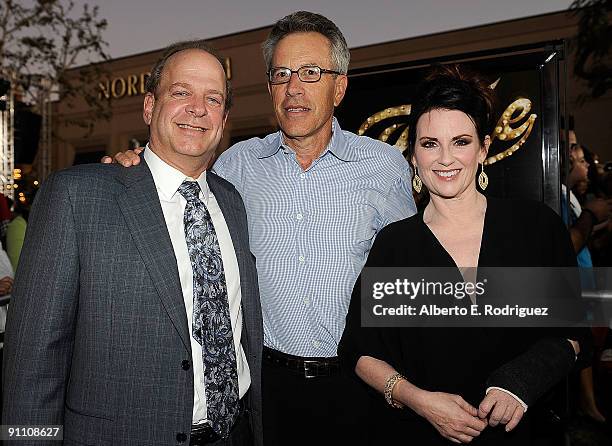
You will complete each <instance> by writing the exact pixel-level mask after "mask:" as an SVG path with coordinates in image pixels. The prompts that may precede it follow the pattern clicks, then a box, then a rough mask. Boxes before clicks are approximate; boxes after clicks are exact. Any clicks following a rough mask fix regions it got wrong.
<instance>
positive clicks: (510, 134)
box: [484, 98, 538, 166]
mask: <svg viewBox="0 0 612 446" xmlns="http://www.w3.org/2000/svg"><path fill="white" fill-rule="evenodd" d="M530 110H531V101H530V100H529V99H527V98H518V99H517V100H516V101H514V102H513V103H512V104H510V105H509V106H508V108H506V110H504V112H503V113H502V115H501V117H500V118H499V120H498V121H497V124H496V125H495V128H494V129H493V134H492V135H491V144H492V143H493V141H494V140H495V138H497V139H499V140H500V141H510V140H514V139H516V138H518V137H520V139H519V140H518V141H517V142H516V143H514V144H513V145H512V146H511V147H510V148H508V149H506V150H504V151H503V152H499V153H498V154H496V155H493V156H490V157H488V158H487V159H486V160H485V161H484V164H486V165H487V166H490V165H491V164H494V163H496V162H498V161H501V160H503V159H504V158H507V157H509V156H510V155H512V154H513V153H514V152H516V151H517V150H518V149H519V148H520V147H521V146H522V145H523V144H525V141H527V138H528V137H529V135H530V134H531V131H532V130H533V125H534V123H535V120H536V118H537V117H538V115H536V114H535V113H532V114H531V115H529V118H527V120H526V121H525V122H523V123H522V124H521V125H520V126H518V127H516V128H513V127H512V125H511V124H516V123H517V122H519V121H521V120H523V119H525V116H527V114H528V113H529V111H530ZM517 111H518V112H519V114H518V116H515V117H513V115H514V114H515V113H516V112H517Z"/></svg>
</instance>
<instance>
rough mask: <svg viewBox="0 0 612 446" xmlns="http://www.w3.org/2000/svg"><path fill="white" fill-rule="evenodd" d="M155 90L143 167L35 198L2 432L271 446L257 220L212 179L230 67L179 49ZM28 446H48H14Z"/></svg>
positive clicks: (53, 182) (8, 355)
mask: <svg viewBox="0 0 612 446" xmlns="http://www.w3.org/2000/svg"><path fill="white" fill-rule="evenodd" d="M147 90H148V92H147V94H146V96H145V100H144V110H143V117H144V120H145V122H146V123H147V124H148V125H149V128H150V141H149V145H148V148H147V150H145V152H144V154H143V162H142V163H141V164H140V165H139V166H137V167H134V168H131V169H125V168H123V167H121V166H120V165H101V164H98V165H88V166H78V167H74V168H70V169H68V170H65V171H61V172H58V173H55V174H53V175H52V176H50V177H49V178H48V179H47V180H46V181H45V183H44V184H43V187H42V189H41V191H40V193H39V194H38V197H37V200H36V203H35V205H34V209H33V211H32V214H31V217H30V223H29V227H28V232H27V235H26V240H25V245H24V248H23V251H22V255H21V260H20V264H19V267H18V271H17V278H16V284H15V291H14V294H13V302H12V303H11V307H10V310H9V315H8V323H7V332H6V341H5V363H4V401H3V402H4V405H3V420H2V421H3V424H9V425H63V426H64V444H67V445H73V444H74V445H76V444H79V445H81V444H87V445H97V446H99V445H113V446H117V445H136V444H138V445H183V444H184V445H188V444H191V445H203V444H214V445H231V446H238V445H240V446H243V445H250V444H257V445H262V444H263V439H262V428H261V385H260V369H261V353H262V322H261V309H260V304H259V293H258V286H257V275H256V270H255V260H254V258H253V256H252V255H251V253H250V248H249V239H248V233H247V220H246V214H245V210H244V205H243V203H242V200H241V198H240V196H239V194H238V193H237V192H236V190H235V189H234V187H233V186H232V185H231V184H230V183H228V182H227V181H225V180H223V179H221V178H219V177H217V176H216V175H214V174H212V173H210V172H207V171H206V169H207V168H208V167H209V165H210V164H211V162H212V160H213V158H214V152H215V148H216V147H217V144H218V143H219V140H220V139H221V136H222V132H223V127H224V125H225V121H226V118H227V112H228V109H229V105H230V90H229V86H228V84H227V81H226V77H225V73H224V70H223V66H222V64H221V63H220V60H219V58H218V57H217V56H216V55H215V54H214V52H213V51H212V50H211V49H210V48H208V47H207V46H206V45H205V44H203V42H199V41H192V42H183V43H180V44H176V45H174V46H171V47H169V48H168V50H167V51H166V53H165V54H164V56H163V57H162V58H161V59H160V61H159V62H158V63H157V65H156V66H155V67H154V68H153V70H152V74H151V78H150V79H149V82H148V84H147ZM29 443H31V444H36V445H40V444H44V442H41V441H32V442H30V441H20V442H19V443H17V444H20V445H23V444H29ZM49 444H51V445H52V444H56V443H54V442H49Z"/></svg>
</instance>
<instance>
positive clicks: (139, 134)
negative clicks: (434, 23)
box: [52, 12, 612, 169]
mask: <svg viewBox="0 0 612 446" xmlns="http://www.w3.org/2000/svg"><path fill="white" fill-rule="evenodd" d="M269 31H270V27H266V28H260V29H255V30H251V31H245V32H241V33H236V34H231V35H227V36H222V37H218V38H214V39H210V40H209V42H210V43H211V44H212V45H213V46H214V47H216V48H217V49H218V50H219V51H220V52H221V54H223V56H224V57H225V58H226V68H227V70H228V73H229V76H230V78H231V82H232V86H233V90H234V107H233V109H232V110H231V112H230V116H229V119H228V123H227V126H226V131H225V135H224V138H223V140H222V142H221V145H220V147H219V150H220V151H223V150H225V149H226V148H227V147H229V146H230V145H231V144H232V143H234V142H236V141H239V140H242V139H245V138H248V137H251V136H259V135H264V134H267V133H270V132H272V131H275V130H276V122H275V119H274V115H273V111H272V106H271V101H270V98H269V95H268V90H267V83H266V76H265V66H264V62H263V58H262V55H261V43H262V42H263V41H264V39H265V38H266V36H267V34H268V32H269ZM576 31H577V17H575V16H574V15H572V14H570V13H567V12H558V13H552V14H545V15H540V16H535V17H528V18H523V19H517V20H511V21H506V22H500V23H494V24H489V25H482V26H477V27H472V28H467V29H461V30H455V31H449V32H444V33H438V34H433V35H428V36H422V37H416V38H410V39H403V40H397V41H393V42H387V43H382V44H376V45H369V46H364V47H359V48H353V49H351V65H350V71H349V75H350V74H351V72H355V71H359V70H361V69H365V68H372V67H377V66H383V65H385V66H387V65H389V64H396V63H406V62H415V61H420V60H431V59H436V58H443V57H446V56H452V55H457V54H465V53H473V52H478V51H486V50H494V49H499V48H507V47H514V46H517V45H528V44H534V43H539V42H546V41H557V40H568V39H571V38H572V37H573V36H574V35H575V34H576ZM169 43H170V42H169ZM349 44H350V42H349ZM162 52H163V49H160V50H155V51H150V52H146V53H142V54H137V55H134V56H129V57H122V58H118V59H114V60H112V61H110V62H108V63H105V64H104V67H103V68H104V69H105V70H106V72H107V75H106V76H104V78H101V79H100V80H99V82H98V84H97V85H94V86H92V88H95V89H96V90H97V94H98V100H100V101H107V102H108V103H109V107H110V109H111V111H112V117H111V118H110V120H108V121H106V120H103V119H100V120H98V121H96V124H95V125H94V127H93V129H92V131H91V132H90V134H89V135H88V136H87V137H85V136H84V131H83V129H81V128H78V127H76V126H67V125H62V126H60V127H58V128H56V129H55V131H56V134H57V135H58V136H59V138H58V139H57V142H56V144H55V145H54V148H53V153H52V162H53V164H52V165H53V169H60V168H63V167H67V166H70V165H72V164H78V163H83V162H96V161H98V160H99V159H100V157H101V156H103V155H105V154H111V155H112V154H114V153H116V152H117V151H120V150H124V149H126V148H128V147H129V146H130V145H131V144H136V143H140V144H143V143H144V142H146V141H147V135H148V130H147V127H146V126H145V124H144V122H143V119H142V102H143V92H144V80H145V76H146V75H147V73H148V71H149V70H150V68H151V66H152V65H153V64H154V63H155V61H156V60H157V59H158V57H159V56H160V55H161V53H162ZM565 57H566V72H567V76H566V79H567V82H565V83H564V85H563V88H562V93H563V94H564V95H565V102H566V106H567V112H568V113H569V114H572V115H573V116H574V117H575V128H576V133H577V134H578V137H579V139H580V141H581V142H582V143H584V144H585V146H587V147H589V148H590V149H591V150H594V151H595V152H597V153H599V155H600V157H601V159H603V160H604V161H606V160H610V159H612V147H610V144H609V143H608V142H609V141H611V140H612V118H611V117H610V113H609V111H610V110H612V107H611V106H612V94H610V93H608V94H607V95H605V96H604V97H602V98H598V99H597V100H588V101H580V100H579V98H580V96H581V95H582V94H583V93H585V91H586V90H585V88H584V86H583V84H582V83H581V82H580V81H577V80H576V79H574V77H573V76H572V61H571V57H567V55H565ZM350 88H351V84H350V76H349V89H350ZM398 95H401V91H400V92H398ZM86 112H87V106H86V105H85V104H80V105H77V106H72V107H68V106H66V104H64V103H61V102H60V103H59V104H57V108H56V111H55V113H58V114H59V115H60V116H61V117H62V118H63V119H62V121H65V120H66V118H68V119H70V118H74V119H78V117H79V116H83V115H85V114H86ZM349 130H352V131H355V132H356V131H357V129H356V128H355V129H349Z"/></svg>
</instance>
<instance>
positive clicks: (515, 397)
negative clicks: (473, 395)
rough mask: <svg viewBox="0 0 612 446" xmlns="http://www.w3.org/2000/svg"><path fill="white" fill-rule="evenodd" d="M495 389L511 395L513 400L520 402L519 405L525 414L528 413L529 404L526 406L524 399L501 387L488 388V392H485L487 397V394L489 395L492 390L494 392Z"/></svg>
mask: <svg viewBox="0 0 612 446" xmlns="http://www.w3.org/2000/svg"><path fill="white" fill-rule="evenodd" d="M493 389H497V390H500V391H502V392H504V393H507V394H508V395H510V396H511V397H512V398H514V399H515V400H517V401H518V402H519V404H520V405H521V406H523V410H524V411H525V412H527V404H525V402H524V401H523V400H522V399H520V398H519V397H518V396H516V395H515V394H514V393H512V392H510V391H509V390H506V389H502V388H501V387H495V386H493V387H487V390H486V392H485V395H486V394H487V393H489V391H490V390H493Z"/></svg>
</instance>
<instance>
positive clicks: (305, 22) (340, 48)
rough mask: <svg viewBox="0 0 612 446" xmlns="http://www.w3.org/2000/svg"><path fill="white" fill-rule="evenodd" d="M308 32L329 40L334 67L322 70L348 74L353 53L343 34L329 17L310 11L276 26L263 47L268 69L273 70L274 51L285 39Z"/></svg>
mask: <svg viewBox="0 0 612 446" xmlns="http://www.w3.org/2000/svg"><path fill="white" fill-rule="evenodd" d="M308 32H315V33H319V34H321V35H323V36H325V37H327V40H329V46H330V53H331V61H332V64H333V65H334V66H333V67H321V68H327V69H329V68H331V69H333V70H335V71H339V72H340V73H342V74H346V73H347V71H348V66H349V62H350V60H351V52H350V51H349V49H348V46H347V44H346V40H345V39H344V36H343V35H342V32H341V31H340V29H338V27H337V26H336V24H335V23H334V22H332V21H331V20H329V19H328V18H327V17H324V16H322V15H321V14H316V13H314V12H308V11H297V12H294V13H292V14H289V15H288V16H286V17H283V18H282V19H280V20H279V21H278V22H276V23H275V24H274V26H273V27H272V30H271V31H270V34H269V35H268V38H267V39H266V40H265V42H264V43H263V44H262V45H261V48H262V50H263V57H264V62H265V63H266V69H267V70H269V69H270V68H272V56H273V54H274V49H275V48H276V45H277V44H278V42H280V41H281V40H282V39H283V37H285V36H287V35H289V34H293V33H308Z"/></svg>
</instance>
